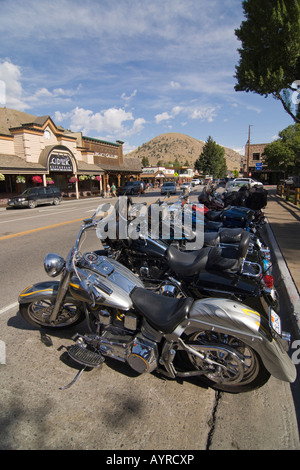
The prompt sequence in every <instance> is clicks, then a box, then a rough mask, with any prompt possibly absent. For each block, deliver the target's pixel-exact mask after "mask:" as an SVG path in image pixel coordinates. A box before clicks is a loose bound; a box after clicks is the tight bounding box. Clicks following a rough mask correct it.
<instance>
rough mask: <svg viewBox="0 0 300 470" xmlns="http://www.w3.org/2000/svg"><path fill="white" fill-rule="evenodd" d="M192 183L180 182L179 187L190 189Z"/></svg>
mask: <svg viewBox="0 0 300 470" xmlns="http://www.w3.org/2000/svg"><path fill="white" fill-rule="evenodd" d="M191 187H192V184H191V183H182V185H181V186H180V189H191Z"/></svg>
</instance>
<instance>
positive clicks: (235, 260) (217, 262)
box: [206, 231, 251, 274]
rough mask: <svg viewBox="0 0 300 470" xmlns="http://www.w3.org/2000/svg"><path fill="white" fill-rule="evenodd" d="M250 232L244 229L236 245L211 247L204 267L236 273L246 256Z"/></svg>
mask: <svg viewBox="0 0 300 470" xmlns="http://www.w3.org/2000/svg"><path fill="white" fill-rule="evenodd" d="M250 238H251V236H250V233H249V232H246V231H244V232H243V233H242V235H241V241H240V243H239V245H238V247H234V246H228V247H226V248H221V247H214V248H212V249H211V251H210V253H209V257H208V261H207V266H206V269H207V270H208V271H209V270H215V271H223V272H230V273H233V274H235V273H238V272H240V270H241V268H242V263H243V260H244V258H245V257H246V254H247V251H248V248H249V244H250Z"/></svg>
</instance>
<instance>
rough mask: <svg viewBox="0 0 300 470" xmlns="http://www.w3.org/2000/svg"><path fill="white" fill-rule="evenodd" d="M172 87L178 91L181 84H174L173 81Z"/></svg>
mask: <svg viewBox="0 0 300 470" xmlns="http://www.w3.org/2000/svg"><path fill="white" fill-rule="evenodd" d="M170 86H171V88H173V89H174V90H178V89H179V88H180V86H181V85H180V83H179V82H174V81H173V80H172V81H171V82H170Z"/></svg>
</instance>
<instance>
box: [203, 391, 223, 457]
mask: <svg viewBox="0 0 300 470" xmlns="http://www.w3.org/2000/svg"><path fill="white" fill-rule="evenodd" d="M222 395H223V393H222V392H219V391H216V392H215V403H214V406H213V410H212V414H211V418H210V419H209V421H208V425H209V427H210V430H209V433H208V435H207V441H206V449H205V450H210V446H211V444H212V440H213V435H214V432H215V425H216V414H217V410H218V405H219V401H220V400H221V397H222Z"/></svg>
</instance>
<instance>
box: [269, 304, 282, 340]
mask: <svg viewBox="0 0 300 470" xmlns="http://www.w3.org/2000/svg"><path fill="white" fill-rule="evenodd" d="M269 323H270V327H271V328H272V329H273V330H274V331H276V333H277V334H278V335H281V320H280V317H279V316H278V315H277V313H276V312H274V310H272V309H270V312H269Z"/></svg>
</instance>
